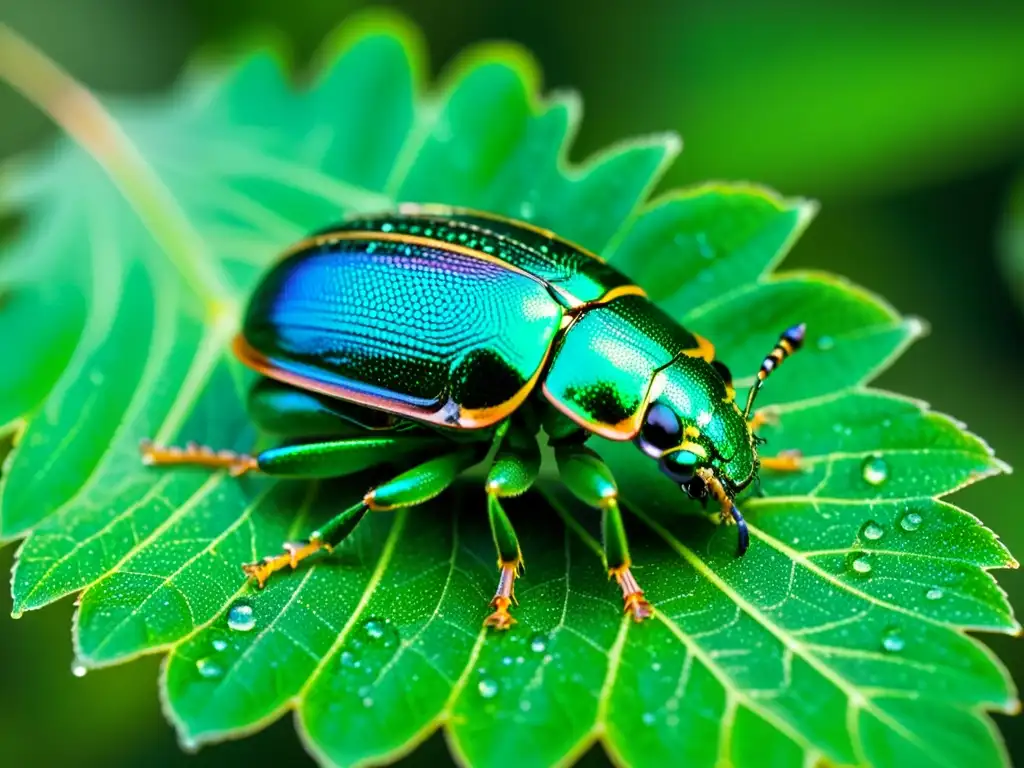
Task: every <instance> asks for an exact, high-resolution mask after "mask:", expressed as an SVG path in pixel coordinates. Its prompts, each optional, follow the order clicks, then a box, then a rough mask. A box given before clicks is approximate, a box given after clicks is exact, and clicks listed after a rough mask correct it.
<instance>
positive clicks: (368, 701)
mask: <svg viewBox="0 0 1024 768" xmlns="http://www.w3.org/2000/svg"><path fill="white" fill-rule="evenodd" d="M363 706H364V707H366V708H367V709H369V708H370V707H372V706H373V699H371V698H370V697H369V696H367V697H365V698H364V699H363Z"/></svg>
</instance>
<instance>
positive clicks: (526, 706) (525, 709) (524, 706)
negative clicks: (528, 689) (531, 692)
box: [519, 699, 533, 712]
mask: <svg viewBox="0 0 1024 768" xmlns="http://www.w3.org/2000/svg"><path fill="white" fill-rule="evenodd" d="M532 706H533V705H532V704H531V703H530V702H528V701H526V700H525V699H523V700H522V701H520V702H519V709H521V710H522V711H523V712H529V711H530V707H532Z"/></svg>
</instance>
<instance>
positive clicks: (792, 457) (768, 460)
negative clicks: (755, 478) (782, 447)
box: [757, 451, 804, 472]
mask: <svg viewBox="0 0 1024 768" xmlns="http://www.w3.org/2000/svg"><path fill="white" fill-rule="evenodd" d="M757 461H758V463H759V464H760V465H761V467H762V469H772V470H775V471H776V472H799V471H800V470H802V469H803V468H804V464H803V454H801V453H800V451H780V452H779V454H778V456H761V457H760V458H758V460H757Z"/></svg>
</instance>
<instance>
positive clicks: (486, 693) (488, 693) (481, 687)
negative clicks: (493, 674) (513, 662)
mask: <svg viewBox="0 0 1024 768" xmlns="http://www.w3.org/2000/svg"><path fill="white" fill-rule="evenodd" d="M476 689H477V690H478V691H480V695H481V696H483V697H484V698H485V699H493V698H494V697H495V696H497V695H498V684H497V683H496V682H494V681H493V680H491V679H490V678H489V677H487V678H484V679H483V680H481V681H480V682H479V683H477V685H476Z"/></svg>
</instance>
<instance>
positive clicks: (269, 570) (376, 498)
mask: <svg viewBox="0 0 1024 768" xmlns="http://www.w3.org/2000/svg"><path fill="white" fill-rule="evenodd" d="M375 439H376V440H386V441H389V442H393V440H392V438H375ZM341 442H344V441H341ZM312 445H313V446H319V448H320V450H321V451H322V450H323V449H324V446H325V445H326V446H328V447H330V446H331V445H332V443H327V444H315V443H314V444H312ZM448 445H450V443H448ZM303 448H307V449H308V448H309V446H291V449H293V450H295V451H298V450H299V449H303ZM275 450H277V451H279V452H282V451H287V450H289V449H288V448H280V449H275ZM345 455H346V454H345V453H341V454H340V456H341V457H342V458H344V456H345ZM261 458H262V454H261ZM479 460H480V448H479V447H478V446H467V447H463V448H460V449H458V450H455V451H450V452H448V453H445V454H442V455H441V456H438V457H436V458H433V459H430V460H429V461H425V462H423V463H422V464H419V465H417V466H415V467H413V468H412V469H410V470H408V471H407V472H403V473H402V474H400V475H398V476H396V477H395V478H393V479H392V480H389V481H388V482H386V483H381V484H380V485H378V486H377V487H376V488H373V489H371V490H370V491H369V492H368V493H367V494H366V495H365V496H364V497H363V500H362V501H361V502H359V503H358V504H356V505H355V506H352V507H349V508H348V509H346V510H345V511H344V512H342V513H341V514H339V515H337V516H336V517H334V518H332V519H331V520H329V521H328V522H327V523H326V524H325V525H323V526H321V528H320V529H319V530H317V531H314V532H313V533H312V535H311V536H310V537H309V538H308V539H307V540H306V541H300V542H288V543H287V544H285V545H284V550H285V551H284V553H282V554H280V555H270V556H268V557H264V558H263V559H262V560H259V561H257V562H255V563H247V564H245V565H243V566H242V570H243V571H245V573H246V575H247V576H250V577H251V578H254V579H255V580H256V584H257V586H259V587H263V585H264V584H266V582H267V579H268V578H270V576H271V574H273V573H275V572H276V571H280V570H282V569H284V568H288V567H291V568H295V567H296V566H297V565H298V564H299V562H301V561H302V560H305V559H306V558H307V557H309V556H310V555H312V554H314V553H316V552H319V551H320V550H321V549H324V550H327V551H328V552H330V551H331V549H333V548H334V547H336V546H337V545H338V544H340V543H341V542H342V541H344V540H345V539H346V538H347V537H348V535H349V534H350V533H352V531H353V530H354V529H355V527H356V526H357V525H358V524H359V522H360V521H361V520H362V519H363V517H364V516H365V515H366V513H367V512H370V511H374V512H377V511H384V510H390V509H398V508H400V507H410V506H413V505H415V504H420V503H422V502H424V501H428V500H429V499H432V498H434V497H435V496H437V495H438V494H439V493H441V492H442V491H443V490H445V488H447V487H448V486H449V485H451V484H452V483H453V482H454V481H455V478H457V477H458V476H459V474H461V473H462V471H463V470H465V469H467V468H468V467H470V466H471V465H473V464H474V463H476V462H477V461H479ZM271 466H272V467H273V466H274V465H271ZM288 466H289V469H290V471H289V473H288V474H289V475H290V476H292V477H295V476H301V475H298V473H297V471H296V470H297V467H295V466H294V463H292V464H289V465H288ZM323 471H324V470H323V467H322V466H321V465H315V466H312V465H311V468H310V474H309V475H308V476H309V477H324V474H323ZM337 474H338V475H339V476H340V475H343V474H346V472H345V471H344V467H343V466H341V467H339V470H338V472H337Z"/></svg>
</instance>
